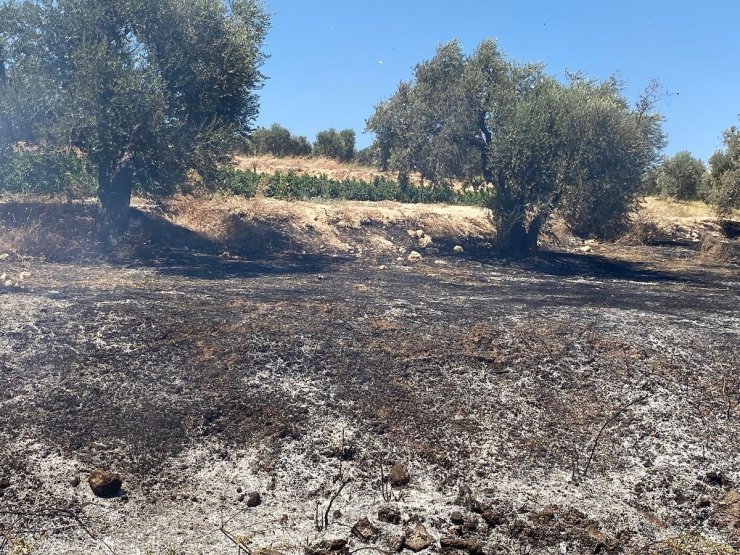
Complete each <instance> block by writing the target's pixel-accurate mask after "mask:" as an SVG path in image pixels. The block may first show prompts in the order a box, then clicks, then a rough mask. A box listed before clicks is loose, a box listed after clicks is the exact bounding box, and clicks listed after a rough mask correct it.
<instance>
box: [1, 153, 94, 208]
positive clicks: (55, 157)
mask: <svg viewBox="0 0 740 555" xmlns="http://www.w3.org/2000/svg"><path fill="white" fill-rule="evenodd" d="M96 187H97V179H96V176H95V170H94V168H93V167H92V166H91V164H90V162H89V161H88V160H87V159H85V158H84V157H82V156H78V155H76V154H73V153H65V152H44V151H40V150H38V151H37V150H28V151H13V150H10V149H7V150H4V151H2V152H0V191H5V192H12V193H36V194H47V195H58V194H66V195H68V196H72V197H85V196H91V195H94V194H95V190H96Z"/></svg>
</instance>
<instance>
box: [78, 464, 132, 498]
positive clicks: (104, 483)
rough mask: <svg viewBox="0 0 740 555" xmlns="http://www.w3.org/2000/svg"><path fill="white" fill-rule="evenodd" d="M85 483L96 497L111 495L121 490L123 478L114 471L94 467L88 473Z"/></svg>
mask: <svg viewBox="0 0 740 555" xmlns="http://www.w3.org/2000/svg"><path fill="white" fill-rule="evenodd" d="M87 483H88V484H89V485H90V489H92V491H93V493H94V494H95V495H97V496H98V497H113V496H114V495H116V494H118V492H120V491H121V486H122V485H123V480H121V477H120V476H119V475H118V474H116V473H115V472H111V471H110V470H103V469H100V468H96V469H95V470H93V471H92V473H91V474H90V477H89V478H88V479H87Z"/></svg>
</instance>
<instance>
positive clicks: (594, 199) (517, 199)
mask: <svg viewBox="0 0 740 555" xmlns="http://www.w3.org/2000/svg"><path fill="white" fill-rule="evenodd" d="M656 92H657V85H655V84H652V85H651V87H649V88H648V90H647V91H646V93H645V95H643V97H641V98H640V100H639V102H638V104H637V106H635V107H634V108H633V109H631V108H630V107H629V105H628V103H627V101H626V100H625V99H624V97H623V96H622V92H621V86H620V84H619V83H618V82H617V81H616V80H615V79H610V80H607V81H605V82H598V81H593V80H588V79H586V78H584V77H583V76H581V75H571V76H570V81H569V83H567V84H561V83H559V82H557V81H556V80H555V79H554V78H552V77H549V76H548V75H546V74H545V73H544V72H543V68H542V66H540V65H532V64H519V63H516V62H514V61H511V60H508V59H507V58H506V57H505V56H504V55H503V54H502V53H501V52H500V51H499V49H498V47H497V45H496V43H495V42H493V41H490V40H488V41H484V42H483V43H481V44H480V46H479V47H478V49H477V50H476V51H475V52H474V53H473V54H472V55H470V56H466V55H465V54H464V53H463V52H462V49H461V48H460V45H459V44H458V43H457V42H451V43H449V44H446V45H443V46H442V47H440V48H439V49H438V51H437V54H436V56H435V57H434V58H432V59H431V60H429V61H426V62H423V63H421V64H419V65H418V66H417V67H416V69H415V72H414V80H413V81H412V82H410V83H401V85H400V86H399V88H398V90H397V91H396V93H395V94H394V95H393V96H392V97H391V98H390V99H389V100H388V101H386V102H384V103H382V104H380V105H379V106H377V107H376V109H375V113H374V114H373V116H372V117H371V118H370V119H369V120H368V122H367V127H368V130H370V131H372V132H374V133H375V135H376V147H377V149H378V152H379V155H380V164H381V167H383V168H385V169H390V170H394V171H397V172H398V173H399V179H400V180H401V181H404V180H406V179H407V176H408V175H409V174H410V173H412V172H419V173H420V174H421V175H422V177H423V178H424V179H429V180H430V181H432V183H436V184H445V183H449V182H450V181H451V180H461V181H463V182H466V183H480V184H483V185H485V186H486V188H492V189H493V190H494V194H493V195H491V197H490V207H491V209H492V212H493V216H494V220H495V223H496V225H497V230H498V239H499V243H500V245H501V246H502V247H503V248H504V249H506V250H509V251H511V252H514V253H521V252H524V251H528V250H532V249H533V248H535V247H536V241H537V237H538V235H539V232H540V229H541V227H542V225H543V224H544V223H545V222H546V221H547V219H548V218H549V216H550V214H551V213H552V212H553V211H554V210H555V209H560V210H561V211H562V212H563V214H564V215H565V217H566V219H567V220H568V222H569V224H571V226H572V227H573V228H574V229H578V230H579V231H581V232H585V233H593V234H606V233H609V232H611V231H612V229H613V228H614V227H616V226H618V224H619V223H620V222H623V221H624V220H625V218H626V214H627V213H628V212H629V210H630V208H631V207H632V203H633V201H634V199H635V197H636V196H637V194H638V192H639V190H640V187H641V179H642V176H643V174H644V173H645V171H646V170H648V169H649V168H650V167H651V165H652V163H653V161H654V159H655V156H656V152H657V150H658V149H659V148H661V147H662V146H663V135H662V131H661V127H660V122H661V117H660V116H659V115H658V114H656V113H654V111H653V107H654V104H655V98H656ZM605 197H606V198H605Z"/></svg>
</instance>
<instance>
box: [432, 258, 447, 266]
mask: <svg viewBox="0 0 740 555" xmlns="http://www.w3.org/2000/svg"><path fill="white" fill-rule="evenodd" d="M434 263H435V264H436V265H437V266H447V261H446V260H442V259H440V258H437V259H435V260H434Z"/></svg>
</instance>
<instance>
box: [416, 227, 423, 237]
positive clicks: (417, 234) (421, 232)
mask: <svg viewBox="0 0 740 555" xmlns="http://www.w3.org/2000/svg"><path fill="white" fill-rule="evenodd" d="M416 237H417V238H419V239H421V238H422V237H424V230H423V229H417V230H416Z"/></svg>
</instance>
